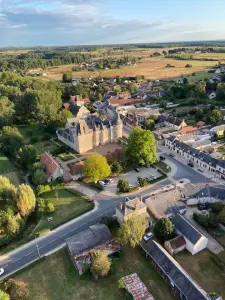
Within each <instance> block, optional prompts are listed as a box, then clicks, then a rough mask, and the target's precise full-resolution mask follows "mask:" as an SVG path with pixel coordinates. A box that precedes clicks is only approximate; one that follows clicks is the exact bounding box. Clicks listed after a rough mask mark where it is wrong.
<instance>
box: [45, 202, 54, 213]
mask: <svg viewBox="0 0 225 300" xmlns="http://www.w3.org/2000/svg"><path fill="white" fill-rule="evenodd" d="M46 211H47V212H48V213H50V212H53V211H55V206H54V204H53V203H52V202H50V201H48V202H47V204H46Z"/></svg>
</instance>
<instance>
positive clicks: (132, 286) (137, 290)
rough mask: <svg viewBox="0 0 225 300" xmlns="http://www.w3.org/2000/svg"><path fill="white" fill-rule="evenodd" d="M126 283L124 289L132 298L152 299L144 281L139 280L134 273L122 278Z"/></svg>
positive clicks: (139, 299)
mask: <svg viewBox="0 0 225 300" xmlns="http://www.w3.org/2000/svg"><path fill="white" fill-rule="evenodd" d="M122 280H123V282H124V283H125V285H126V289H127V290H128V291H129V292H130V293H131V294H132V296H133V298H134V300H143V299H145V300H154V297H153V296H152V295H151V294H150V293H149V291H148V290H147V288H146V286H145V285H144V283H143V282H142V281H141V280H140V278H139V277H138V275H137V274H136V273H134V274H131V275H128V276H125V277H123V278H122Z"/></svg>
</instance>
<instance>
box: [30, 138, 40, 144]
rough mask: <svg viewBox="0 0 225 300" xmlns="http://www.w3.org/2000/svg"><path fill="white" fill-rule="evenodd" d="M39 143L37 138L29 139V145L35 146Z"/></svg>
mask: <svg viewBox="0 0 225 300" xmlns="http://www.w3.org/2000/svg"><path fill="white" fill-rule="evenodd" d="M38 141H39V139H38V137H37V136H32V137H31V138H30V144H36V143H37V142H38Z"/></svg>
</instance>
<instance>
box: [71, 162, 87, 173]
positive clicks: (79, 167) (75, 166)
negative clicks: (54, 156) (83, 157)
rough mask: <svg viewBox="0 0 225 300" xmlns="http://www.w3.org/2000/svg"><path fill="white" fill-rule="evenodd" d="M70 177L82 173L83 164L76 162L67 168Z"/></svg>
mask: <svg viewBox="0 0 225 300" xmlns="http://www.w3.org/2000/svg"><path fill="white" fill-rule="evenodd" d="M69 168H70V173H71V175H77V174H82V173H83V168H84V162H83V161H78V162H76V163H75V164H71V165H70V166H69Z"/></svg>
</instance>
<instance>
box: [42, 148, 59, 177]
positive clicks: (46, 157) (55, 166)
mask: <svg viewBox="0 0 225 300" xmlns="http://www.w3.org/2000/svg"><path fill="white" fill-rule="evenodd" d="M40 161H41V163H42V164H43V165H44V167H45V172H46V174H47V181H48V182H50V181H53V180H55V179H57V178H59V177H62V176H63V169H62V168H61V166H60V164H59V163H58V162H57V161H56V160H55V159H54V157H53V156H52V155H51V154H50V153H48V152H47V151H46V152H45V153H43V154H42V156H41V159H40Z"/></svg>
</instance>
